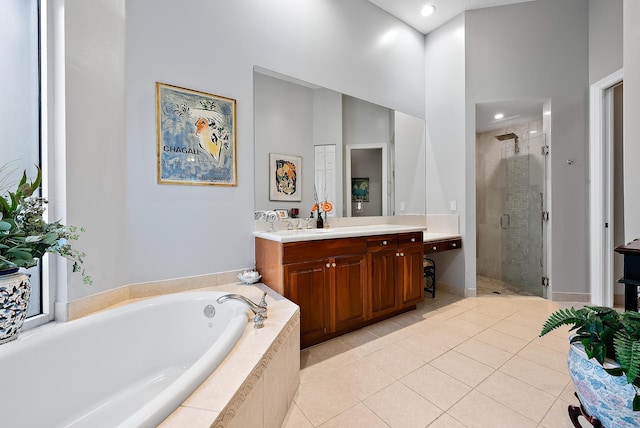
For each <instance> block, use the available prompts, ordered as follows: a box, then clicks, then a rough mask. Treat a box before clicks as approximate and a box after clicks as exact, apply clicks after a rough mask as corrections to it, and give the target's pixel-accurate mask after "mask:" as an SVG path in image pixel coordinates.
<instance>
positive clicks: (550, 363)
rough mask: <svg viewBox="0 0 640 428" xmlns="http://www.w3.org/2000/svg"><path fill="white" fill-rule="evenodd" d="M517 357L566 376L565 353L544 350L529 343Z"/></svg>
mask: <svg viewBox="0 0 640 428" xmlns="http://www.w3.org/2000/svg"><path fill="white" fill-rule="evenodd" d="M517 355H518V356H519V357H522V358H525V359H527V360H529V361H533V362H534V363H537V364H540V365H541V366H545V367H549V368H550V369H554V370H557V371H559V372H560V373H564V374H568V373H569V371H568V368H567V355H568V351H567V352H557V351H553V350H551V349H549V348H545V347H542V346H539V345H536V344H535V343H530V344H528V345H527V346H525V347H524V348H522V350H521V351H520V352H518V353H517Z"/></svg>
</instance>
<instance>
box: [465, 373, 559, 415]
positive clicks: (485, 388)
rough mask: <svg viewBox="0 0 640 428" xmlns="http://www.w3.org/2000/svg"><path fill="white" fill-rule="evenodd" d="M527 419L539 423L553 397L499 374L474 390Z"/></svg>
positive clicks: (495, 374) (493, 375) (494, 374)
mask: <svg viewBox="0 0 640 428" xmlns="http://www.w3.org/2000/svg"><path fill="white" fill-rule="evenodd" d="M476 390H477V391H480V392H482V393H483V394H485V395H486V396H488V397H491V398H493V399H494V400H496V401H498V402H499V403H502V404H504V405H505V406H507V407H509V408H510V409H512V410H515V411H516V412H518V413H520V414H521V415H524V416H526V417H527V418H529V419H531V420H533V421H535V422H540V421H541V420H542V418H543V417H544V415H545V414H546V413H547V411H548V410H549V408H550V407H551V405H552V404H553V402H554V401H555V398H556V397H555V396H553V395H551V394H548V393H546V392H543V391H540V390H539V389H537V388H535V387H533V386H531V385H529V384H527V383H525V382H522V381H521V380H518V379H516V378H513V377H511V376H509V375H506V374H504V373H501V372H495V373H493V374H492V375H491V376H489V377H488V378H487V379H485V381H484V382H482V383H481V384H480V385H478V387H477V388H476Z"/></svg>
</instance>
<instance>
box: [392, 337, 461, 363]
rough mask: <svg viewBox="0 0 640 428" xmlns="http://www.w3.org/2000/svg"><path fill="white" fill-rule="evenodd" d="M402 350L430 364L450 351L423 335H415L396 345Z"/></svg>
mask: <svg viewBox="0 0 640 428" xmlns="http://www.w3.org/2000/svg"><path fill="white" fill-rule="evenodd" d="M396 345H397V346H399V347H400V348H402V349H404V350H405V351H407V352H409V353H410V354H412V355H414V356H416V357H418V358H419V359H420V360H422V361H424V362H425V363H428V362H429V361H431V360H433V359H435V358H438V357H439V356H440V355H442V354H444V353H446V352H448V351H449V348H445V347H444V346H441V345H440V343H439V342H438V341H437V340H435V339H433V338H429V337H425V336H423V335H421V334H414V335H411V336H409V337H407V338H406V339H403V340H401V341H400V342H398V343H397V344H396Z"/></svg>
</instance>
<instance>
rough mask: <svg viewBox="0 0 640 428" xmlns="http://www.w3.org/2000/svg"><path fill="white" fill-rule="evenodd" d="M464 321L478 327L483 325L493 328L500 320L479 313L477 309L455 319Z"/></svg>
mask: <svg viewBox="0 0 640 428" xmlns="http://www.w3.org/2000/svg"><path fill="white" fill-rule="evenodd" d="M453 319H454V320H455V319H462V320H465V321H469V322H472V323H474V324H477V325H481V326H483V327H491V326H492V325H494V324H495V323H497V322H499V321H500V318H496V317H492V316H491V315H487V314H483V313H482V312H479V311H477V310H476V309H475V308H474V309H471V310H469V311H467V312H465V313H463V314H460V315H457V316H456V317H454V318H453Z"/></svg>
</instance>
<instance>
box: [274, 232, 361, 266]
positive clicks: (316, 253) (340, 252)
mask: <svg viewBox="0 0 640 428" xmlns="http://www.w3.org/2000/svg"><path fill="white" fill-rule="evenodd" d="M366 252H367V241H366V240H365V239H364V238H341V239H320V240H316V241H300V242H287V243H285V244H282V263H285V264H286V263H295V262H304V261H308V260H318V259H324V258H327V257H337V256H346V255H351V254H365V253H366Z"/></svg>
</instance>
